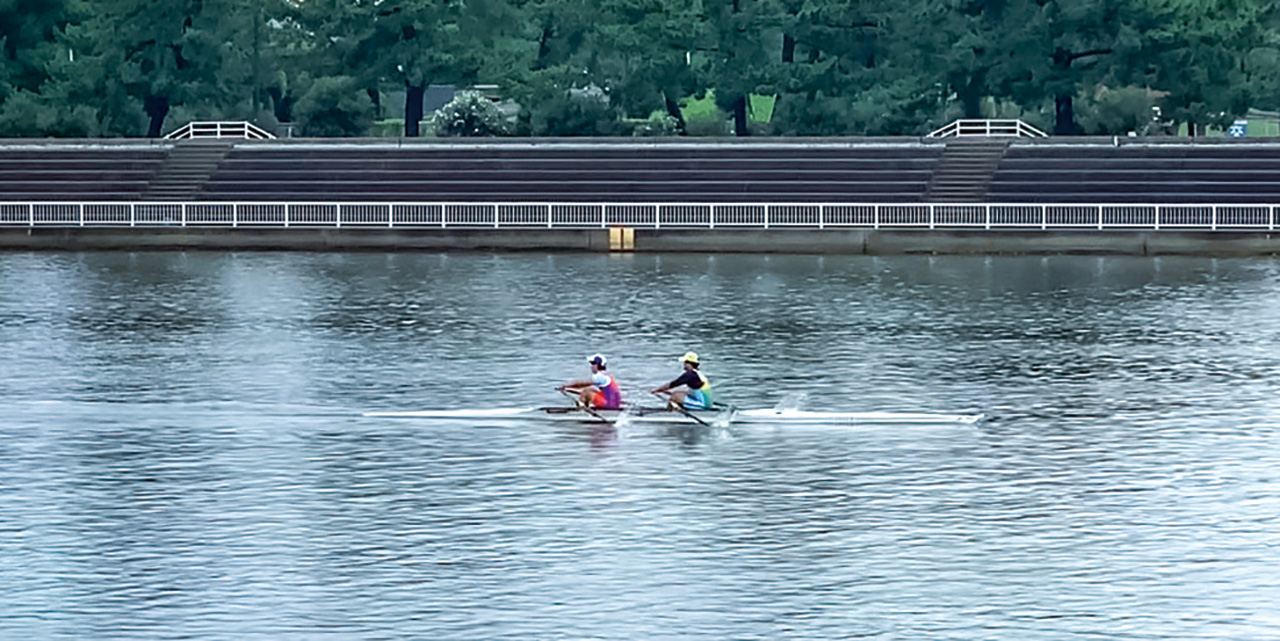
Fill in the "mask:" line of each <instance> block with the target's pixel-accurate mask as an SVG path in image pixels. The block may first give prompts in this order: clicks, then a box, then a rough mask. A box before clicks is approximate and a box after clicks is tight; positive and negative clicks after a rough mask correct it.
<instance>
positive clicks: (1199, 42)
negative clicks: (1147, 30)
mask: <svg viewBox="0 0 1280 641" xmlns="http://www.w3.org/2000/svg"><path fill="white" fill-rule="evenodd" d="M1144 6H1146V7H1147V9H1148V10H1149V11H1151V12H1152V14H1153V15H1154V16H1155V17H1156V20H1154V22H1155V23H1156V24H1155V26H1153V28H1152V30H1151V38H1152V39H1153V41H1154V44H1153V51H1154V56H1153V57H1152V58H1151V59H1150V60H1149V61H1148V64H1147V66H1146V69H1145V71H1146V79H1147V81H1148V82H1149V83H1150V84H1151V85H1152V86H1155V87H1156V88H1158V89H1160V90H1162V91H1164V92H1166V93H1167V95H1166V96H1165V99H1164V100H1163V103H1164V113H1165V114H1166V115H1167V116H1171V117H1173V118H1174V119H1175V120H1177V121H1179V122H1186V123H1187V124H1188V131H1189V133H1190V134H1191V135H1196V133H1197V130H1198V129H1200V128H1202V127H1203V126H1204V125H1208V124H1218V125H1222V124H1226V121H1228V120H1229V119H1230V118H1231V117H1232V116H1235V115H1242V114H1243V113H1244V112H1245V111H1246V110H1247V109H1248V107H1249V106H1250V104H1251V103H1252V102H1254V101H1255V100H1260V99H1262V98H1261V96H1259V95H1258V94H1257V93H1255V91H1254V87H1253V86H1252V84H1251V83H1250V82H1249V81H1248V77H1249V66H1248V59H1249V56H1250V53H1251V52H1255V53H1263V52H1260V51H1259V49H1262V48H1263V47H1264V46H1265V45H1266V44H1267V40H1268V31H1267V28H1266V25H1268V24H1274V19H1275V15H1276V13H1275V12H1276V8H1275V7H1274V6H1273V5H1272V4H1271V3H1264V2H1260V1H1258V0H1147V2H1146V3H1145V5H1144ZM1272 46H1274V42H1273V43H1272Z"/></svg>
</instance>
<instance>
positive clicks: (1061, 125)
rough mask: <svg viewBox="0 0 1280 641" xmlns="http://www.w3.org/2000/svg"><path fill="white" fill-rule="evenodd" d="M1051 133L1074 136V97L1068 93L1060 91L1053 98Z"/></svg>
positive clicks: (1075, 132)
mask: <svg viewBox="0 0 1280 641" xmlns="http://www.w3.org/2000/svg"><path fill="white" fill-rule="evenodd" d="M1053 111H1054V122H1053V135H1055V136H1074V135H1076V134H1077V133H1079V132H1078V131H1076V110H1075V99H1074V98H1073V97H1072V96H1071V94H1069V93H1060V94H1058V95H1057V96H1054V98H1053Z"/></svg>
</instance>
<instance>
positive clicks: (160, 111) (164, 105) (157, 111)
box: [143, 96, 169, 138]
mask: <svg viewBox="0 0 1280 641" xmlns="http://www.w3.org/2000/svg"><path fill="white" fill-rule="evenodd" d="M143 108H144V109H146V111H147V117H148V118H150V119H151V123H150V124H149V125H148V126H147V137H148V138H159V137H160V136H161V135H162V134H163V133H164V119H165V117H166V116H168V115H169V97H168V96H147V99H146V100H144V101H143Z"/></svg>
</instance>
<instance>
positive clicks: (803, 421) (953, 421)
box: [365, 407, 983, 425]
mask: <svg viewBox="0 0 1280 641" xmlns="http://www.w3.org/2000/svg"><path fill="white" fill-rule="evenodd" d="M365 416H369V417H384V418H418V419H463V420H542V421H574V422H580V423H618V422H629V423H664V424H705V425H728V424H731V423H732V424H740V423H746V424H773V425H895V424H906V425H972V424H974V423H977V422H978V421H980V420H982V416H983V415H982V414H925V413H913V412H822V411H812V410H798V409H746V410H739V409H736V408H729V407H725V408H720V409H714V410H694V411H687V410H677V409H670V408H665V407H632V408H628V409H623V410H599V409H596V410H586V409H582V408H578V407H507V408H491V409H454V410H409V411H400V412H367V413H365Z"/></svg>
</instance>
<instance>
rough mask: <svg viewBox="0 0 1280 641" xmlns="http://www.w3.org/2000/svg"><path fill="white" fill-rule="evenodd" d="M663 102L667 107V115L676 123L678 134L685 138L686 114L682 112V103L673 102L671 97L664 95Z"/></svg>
mask: <svg viewBox="0 0 1280 641" xmlns="http://www.w3.org/2000/svg"><path fill="white" fill-rule="evenodd" d="M662 102H663V104H665V105H666V107H667V115H668V116H671V119H672V120H675V121H676V134H677V135H680V136H683V135H685V134H686V133H687V132H686V131H685V126H684V124H685V123H684V114H683V113H681V112H680V103H678V102H676V101H674V100H672V99H671V98H670V97H669V96H666V95H663V96H662Z"/></svg>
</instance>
